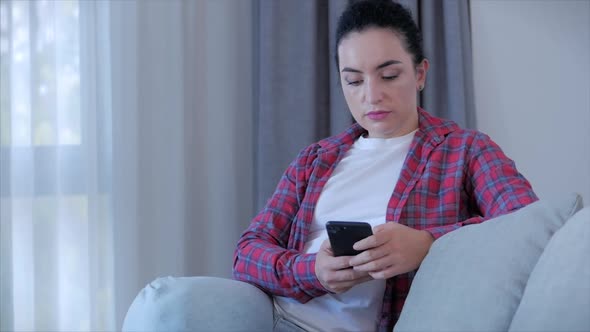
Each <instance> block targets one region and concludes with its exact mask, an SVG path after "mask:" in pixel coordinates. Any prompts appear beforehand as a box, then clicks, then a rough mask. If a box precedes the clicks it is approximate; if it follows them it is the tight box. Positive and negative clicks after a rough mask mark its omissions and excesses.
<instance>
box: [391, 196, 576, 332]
mask: <svg viewBox="0 0 590 332" xmlns="http://www.w3.org/2000/svg"><path fill="white" fill-rule="evenodd" d="M581 204H582V203H581V198H580V197H579V196H578V195H575V194H573V195H568V196H566V197H562V198H561V199H558V200H555V201H546V200H541V201H537V202H535V203H533V204H530V205H528V206H526V207H524V208H522V209H520V210H518V211H516V212H512V213H509V214H506V215H503V216H499V217H497V218H494V219H491V220H488V221H486V222H484V223H481V224H477V225H470V226H465V227H462V228H460V229H458V230H456V231H454V232H451V233H448V234H446V235H444V236H442V237H441V238H439V239H438V240H436V241H435V242H434V243H433V245H432V247H431V248H430V251H429V253H428V255H427V256H426V257H425V259H424V261H423V262H422V264H421V266H420V269H419V270H418V272H417V273H416V276H415V278H414V281H413V283H412V287H411V289H410V292H409V294H408V297H407V299H406V303H405V305H404V308H403V310H402V313H401V316H400V318H399V320H398V322H397V324H396V326H395V328H394V331H506V330H508V328H509V326H510V322H511V321H512V317H513V316H514V313H515V311H516V309H517V307H518V303H519V302H520V299H521V296H522V293H523V291H524V287H525V285H526V282H527V280H528V278H529V275H530V273H531V271H532V270H533V268H534V266H535V264H536V263H537V260H538V258H539V256H540V255H541V253H542V252H543V249H544V248H545V245H546V244H547V242H548V241H549V239H550V238H551V236H552V235H553V234H554V233H555V232H556V231H557V230H558V229H559V228H560V227H561V226H562V225H563V224H564V222H565V221H566V220H567V219H568V218H570V217H571V216H572V215H573V214H574V213H575V212H577V211H578V210H579V209H580V208H581Z"/></svg>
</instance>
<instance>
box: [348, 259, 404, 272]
mask: <svg viewBox="0 0 590 332" xmlns="http://www.w3.org/2000/svg"><path fill="white" fill-rule="evenodd" d="M391 256H392V255H387V256H383V257H381V258H379V259H375V260H371V261H369V262H367V263H364V264H359V265H355V266H353V269H354V270H355V271H361V272H378V271H381V270H384V269H387V268H389V267H390V266H394V265H396V262H395V260H394V259H393V257H391Z"/></svg>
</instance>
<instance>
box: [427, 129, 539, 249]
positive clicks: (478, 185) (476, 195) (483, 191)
mask: <svg viewBox="0 0 590 332" xmlns="http://www.w3.org/2000/svg"><path fill="white" fill-rule="evenodd" d="M466 165H467V169H466V175H465V181H466V183H465V190H466V191H467V193H468V196H470V197H471V199H472V201H473V203H472V204H474V205H475V206H476V207H477V208H478V210H479V212H480V213H481V215H479V216H474V217H472V218H469V219H466V220H462V221H459V222H457V223H455V224H450V225H444V226H437V227H433V228H428V229H426V230H427V231H428V232H430V234H431V235H432V236H433V237H434V238H435V239H437V238H439V237H441V236H443V235H444V234H446V233H448V232H450V231H453V230H455V229H457V228H459V227H461V226H464V225H470V224H477V223H481V222H483V221H485V220H488V219H491V218H494V217H497V216H499V215H502V214H506V213H509V212H511V211H515V210H518V209H520V208H522V207H524V206H526V205H528V204H531V203H533V202H535V201H537V200H538V197H537V195H535V193H534V192H533V189H532V187H531V185H530V183H529V182H528V181H527V179H525V177H524V176H522V174H520V173H519V172H518V170H517V169H516V165H515V164H514V161H512V160H511V159H510V158H508V157H507V156H506V155H505V154H504V152H502V149H500V147H499V146H498V145H497V144H496V143H495V142H493V141H492V140H491V139H490V138H489V137H488V136H487V135H485V134H482V133H477V134H476V135H475V138H474V140H473V143H472V145H471V147H470V148H469V151H468V153H467V161H466Z"/></svg>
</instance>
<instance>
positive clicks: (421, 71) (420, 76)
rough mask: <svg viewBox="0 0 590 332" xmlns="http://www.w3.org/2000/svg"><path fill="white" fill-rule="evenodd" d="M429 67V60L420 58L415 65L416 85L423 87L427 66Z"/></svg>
mask: <svg viewBox="0 0 590 332" xmlns="http://www.w3.org/2000/svg"><path fill="white" fill-rule="evenodd" d="M429 67H430V62H428V59H424V60H422V62H420V63H419V64H418V65H417V66H416V85H417V87H424V85H426V73H427V72H428V68H429Z"/></svg>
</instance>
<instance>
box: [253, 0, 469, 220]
mask: <svg viewBox="0 0 590 332" xmlns="http://www.w3.org/2000/svg"><path fill="white" fill-rule="evenodd" d="M348 2H350V1H344V0H327V1H303V2H302V1H298V0H285V1H265V0H258V1H257V2H255V4H256V7H255V19H256V20H255V22H258V23H257V25H256V26H255V28H254V29H255V43H254V52H255V59H257V60H258V61H257V63H256V66H255V73H254V82H255V89H256V90H255V98H256V99H255V102H256V106H255V108H254V111H255V119H256V121H255V126H256V132H255V133H256V159H255V160H256V164H255V168H256V182H255V188H256V193H257V198H256V208H257V209H260V208H262V207H263V206H264V204H265V203H266V200H267V199H268V198H269V197H270V196H271V195H272V193H273V191H274V189H275V186H276V185H277V183H278V181H279V179H280V177H281V175H282V173H283V172H284V170H285V169H286V168H287V165H288V164H289V163H290V162H291V161H292V160H293V159H294V158H295V156H296V155H297V154H298V152H299V151H300V150H301V149H303V148H304V147H306V146H307V145H309V144H311V143H313V142H315V141H317V140H319V139H322V138H325V137H327V136H330V135H334V134H337V133H339V132H341V131H343V130H344V129H345V128H346V127H347V126H348V125H349V124H351V123H352V121H353V120H352V117H351V116H350V115H349V111H348V107H347V106H346V103H345V101H344V96H343V95H342V92H341V88H340V84H339V80H338V72H337V70H336V68H335V64H334V47H335V45H334V44H335V40H334V34H335V29H336V24H337V20H338V17H339V16H340V14H341V13H342V11H343V10H344V8H345V7H346V5H347V3H348ZM399 2H400V3H401V4H402V5H404V6H406V7H407V8H409V9H410V10H411V11H412V14H413V15H414V18H415V20H416V22H417V23H418V25H419V26H420V29H421V31H422V34H423V39H424V50H425V54H426V57H427V58H428V59H429V60H430V63H431V67H430V70H429V73H428V77H427V81H426V89H425V90H424V91H423V92H422V93H421V96H420V98H421V103H420V105H421V106H422V107H424V108H425V109H426V110H427V111H429V112H430V113H432V114H434V115H437V116H441V117H444V118H448V119H451V120H454V121H456V122H457V123H458V124H459V125H461V126H464V127H467V128H474V127H475V109H474V107H475V106H474V100H473V80H472V61H471V34H470V28H469V2H468V1H462V0H445V1H432V0H400V1H399Z"/></svg>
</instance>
